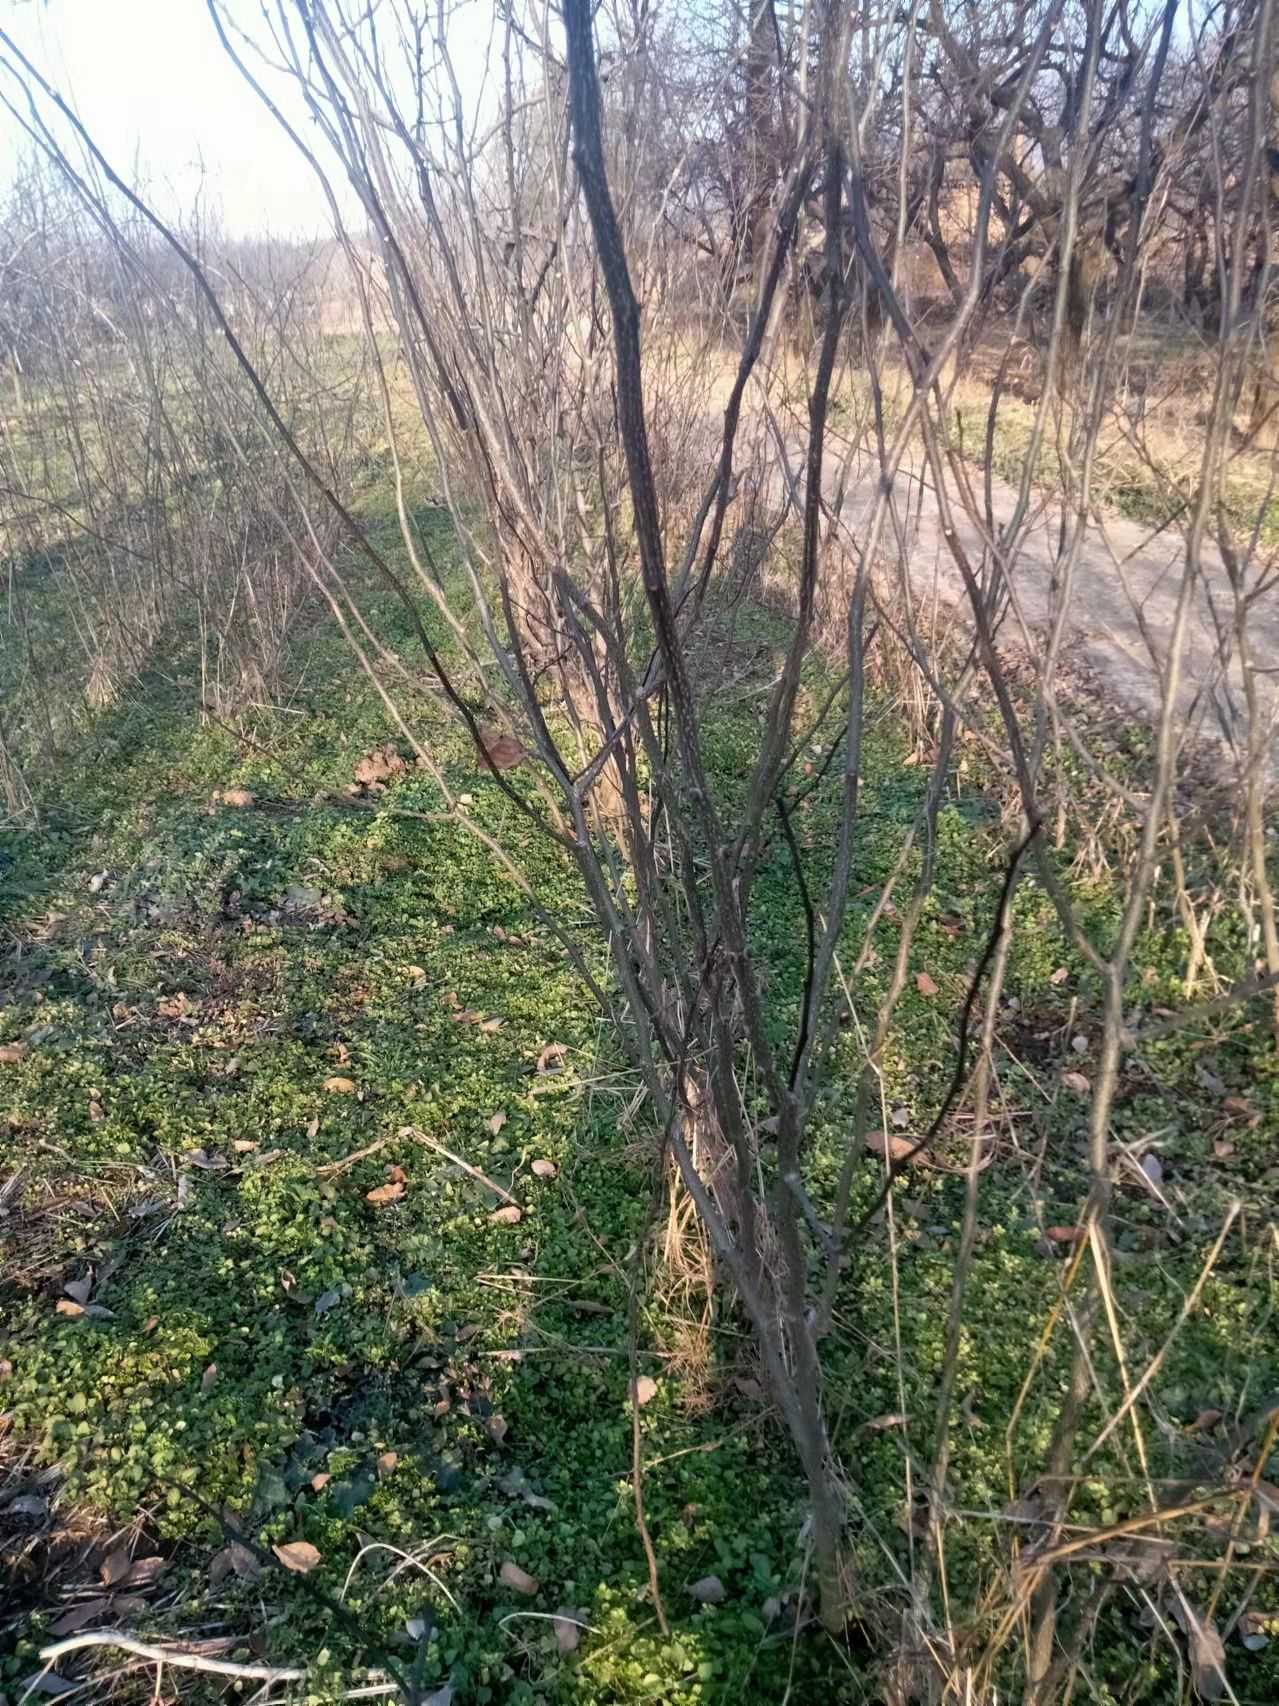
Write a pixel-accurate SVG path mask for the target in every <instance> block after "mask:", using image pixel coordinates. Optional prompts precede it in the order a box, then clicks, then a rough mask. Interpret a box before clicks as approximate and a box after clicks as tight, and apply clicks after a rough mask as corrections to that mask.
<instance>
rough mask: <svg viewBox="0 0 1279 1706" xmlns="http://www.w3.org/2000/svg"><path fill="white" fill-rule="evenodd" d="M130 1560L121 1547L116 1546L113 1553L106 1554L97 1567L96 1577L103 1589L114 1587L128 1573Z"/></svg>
mask: <svg viewBox="0 0 1279 1706" xmlns="http://www.w3.org/2000/svg"><path fill="white" fill-rule="evenodd" d="M131 1564H132V1559H131V1558H130V1557H129V1554H128V1551H127V1550H126V1549H125V1548H124V1547H123V1546H117V1547H116V1549H115V1551H114V1552H108V1553H107V1555H106V1557H105V1558H104V1559H103V1560H102V1562H101V1564H100V1565H99V1566H98V1575H99V1577H100V1578H101V1580H102V1585H103V1587H104V1588H113V1587H116V1586H117V1585H118V1584H119V1583H120V1582H122V1581H123V1580H124V1578H125V1577H126V1576H127V1575H128V1573H129V1568H130V1565H131Z"/></svg>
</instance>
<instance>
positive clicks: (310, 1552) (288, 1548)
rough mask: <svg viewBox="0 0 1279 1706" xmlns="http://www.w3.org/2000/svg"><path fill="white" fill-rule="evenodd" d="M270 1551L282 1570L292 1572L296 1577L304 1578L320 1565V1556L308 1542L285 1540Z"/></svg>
mask: <svg viewBox="0 0 1279 1706" xmlns="http://www.w3.org/2000/svg"><path fill="white" fill-rule="evenodd" d="M271 1550H272V1552H274V1553H275V1555H276V1557H277V1558H278V1559H279V1560H280V1562H281V1564H283V1565H284V1568H285V1569H286V1570H292V1571H293V1573H294V1575H297V1576H305V1575H306V1573H307V1572H308V1571H309V1570H314V1569H315V1567H316V1565H317V1564H319V1563H320V1554H319V1553H318V1552H317V1551H316V1549H315V1547H314V1546H312V1544H311V1542H310V1541H309V1540H286V1541H284V1542H283V1543H282V1544H281V1545H279V1546H273V1547H272V1548H271Z"/></svg>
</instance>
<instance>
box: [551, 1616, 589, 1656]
mask: <svg viewBox="0 0 1279 1706" xmlns="http://www.w3.org/2000/svg"><path fill="white" fill-rule="evenodd" d="M584 1622H585V1618H583V1616H582V1614H581V1612H580V1611H579V1610H578V1609H577V1607H576V1606H575V1605H561V1606H560V1608H559V1610H558V1611H557V1612H556V1613H555V1615H554V1617H552V1619H551V1628H552V1630H553V1631H554V1634H555V1645H556V1646H557V1647H558V1648H559V1650H560V1651H561V1652H562V1653H572V1652H576V1651H577V1647H578V1643H579V1642H580V1641H581V1639H582V1625H583V1623H584Z"/></svg>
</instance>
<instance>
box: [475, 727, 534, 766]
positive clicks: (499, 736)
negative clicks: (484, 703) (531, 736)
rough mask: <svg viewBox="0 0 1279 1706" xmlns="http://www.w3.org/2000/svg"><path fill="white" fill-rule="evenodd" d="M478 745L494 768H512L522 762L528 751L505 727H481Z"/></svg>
mask: <svg viewBox="0 0 1279 1706" xmlns="http://www.w3.org/2000/svg"><path fill="white" fill-rule="evenodd" d="M480 745H481V746H482V747H483V749H484V752H485V755H486V756H487V758H488V761H489V763H490V764H491V765H492V766H493V767H494V769H495V770H514V768H515V766H516V765H517V764H522V763H523V762H524V760H525V759H526V758H527V757H528V753H527V752H525V750H524V748H523V747H522V746H521V745H520V743H519V741H517V740H516V738H515V736H514V735H513V734H508V733H507V732H506V730H505V729H494V728H482V729H481V730H480Z"/></svg>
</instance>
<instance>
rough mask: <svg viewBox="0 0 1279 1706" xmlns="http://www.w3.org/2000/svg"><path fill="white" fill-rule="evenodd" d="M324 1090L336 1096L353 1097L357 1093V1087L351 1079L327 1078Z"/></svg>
mask: <svg viewBox="0 0 1279 1706" xmlns="http://www.w3.org/2000/svg"><path fill="white" fill-rule="evenodd" d="M324 1088H325V1089H326V1090H328V1091H329V1092H330V1094H332V1095H334V1096H351V1095H354V1093H355V1085H354V1083H353V1082H352V1081H351V1079H349V1078H337V1077H334V1078H326V1079H325V1080H324Z"/></svg>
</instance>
